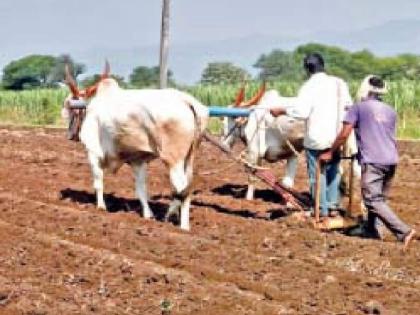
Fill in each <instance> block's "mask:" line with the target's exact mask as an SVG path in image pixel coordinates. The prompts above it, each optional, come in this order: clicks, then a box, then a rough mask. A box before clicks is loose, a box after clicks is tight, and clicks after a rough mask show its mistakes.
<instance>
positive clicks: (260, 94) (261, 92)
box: [240, 82, 266, 107]
mask: <svg viewBox="0 0 420 315" xmlns="http://www.w3.org/2000/svg"><path fill="white" fill-rule="evenodd" d="M265 88H266V83H265V82H263V84H262V85H261V88H260V90H259V91H258V92H257V94H255V95H254V96H253V97H252V98H251V99H250V100H248V101H246V102H243V103H242V104H241V105H240V106H241V107H248V106H252V105H256V104H258V102H259V101H260V100H261V98H262V97H263V95H264V93H265Z"/></svg>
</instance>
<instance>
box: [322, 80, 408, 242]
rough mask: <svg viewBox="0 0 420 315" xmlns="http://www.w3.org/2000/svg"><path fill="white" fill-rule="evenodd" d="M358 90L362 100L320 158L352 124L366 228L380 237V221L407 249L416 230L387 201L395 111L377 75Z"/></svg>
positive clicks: (394, 149)
mask: <svg viewBox="0 0 420 315" xmlns="http://www.w3.org/2000/svg"><path fill="white" fill-rule="evenodd" d="M360 91H362V93H361V94H362V95H360V96H361V97H362V101H361V102H360V103H358V104H355V105H354V106H352V107H351V108H350V109H349V111H348V112H347V115H346V116H345V118H344V121H343V128H342V130H341V132H340V133H339V135H338V136H337V139H336V140H335V141H334V144H333V145H332V147H331V149H330V150H328V151H327V152H325V153H323V154H321V156H320V160H321V161H329V160H331V158H332V155H333V153H334V152H335V151H336V150H338V149H339V148H340V147H341V145H342V144H343V143H344V141H345V140H346V139H347V137H348V136H349V134H350V132H351V131H352V130H353V128H354V130H355V134H356V140H357V144H358V147H359V152H358V159H359V162H360V164H361V166H362V183H361V185H362V197H363V201H364V203H365V205H366V208H367V210H368V218H367V232H369V234H371V235H374V236H375V237H378V238H380V237H381V235H380V233H379V230H378V227H379V226H380V225H381V224H382V223H381V222H383V224H385V226H386V227H387V228H388V229H390V230H391V231H392V232H393V233H394V235H395V236H396V237H397V239H398V240H399V241H401V242H404V249H406V248H407V247H408V244H409V243H410V241H411V240H412V238H413V236H414V234H415V230H414V229H412V228H410V227H409V226H408V225H406V224H405V223H404V222H402V221H401V220H400V218H398V216H397V215H396V214H395V213H394V212H393V211H392V209H391V208H390V207H389V206H388V205H387V203H386V199H387V194H388V191H389V187H390V184H391V180H392V179H393V177H394V175H395V169H396V165H397V163H398V151H397V143H396V139H395V134H396V121H397V115H396V113H395V111H394V109H393V108H392V107H390V106H389V105H387V104H385V103H383V102H382V100H381V95H382V94H384V93H386V86H385V83H384V81H383V80H382V79H380V78H379V77H376V76H368V77H367V78H365V80H364V81H363V83H362V86H361V88H360Z"/></svg>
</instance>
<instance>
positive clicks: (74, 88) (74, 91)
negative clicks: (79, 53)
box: [65, 64, 80, 97]
mask: <svg viewBox="0 0 420 315" xmlns="http://www.w3.org/2000/svg"><path fill="white" fill-rule="evenodd" d="M65 82H66V83H67V85H68V86H69V89H70V91H71V93H72V94H73V96H74V97H79V95H80V92H79V89H78V88H77V83H76V81H75V80H74V78H73V76H72V75H71V73H70V66H69V65H68V64H66V65H65Z"/></svg>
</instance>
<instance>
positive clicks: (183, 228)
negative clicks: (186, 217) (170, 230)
mask: <svg viewBox="0 0 420 315" xmlns="http://www.w3.org/2000/svg"><path fill="white" fill-rule="evenodd" d="M180 227H181V230H184V231H187V232H189V231H190V225H189V224H184V225H181V226H180Z"/></svg>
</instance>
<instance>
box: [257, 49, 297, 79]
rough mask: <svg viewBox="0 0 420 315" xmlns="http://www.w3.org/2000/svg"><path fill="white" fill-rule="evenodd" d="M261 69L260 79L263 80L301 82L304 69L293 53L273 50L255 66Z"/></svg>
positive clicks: (262, 56)
mask: <svg viewBox="0 0 420 315" xmlns="http://www.w3.org/2000/svg"><path fill="white" fill-rule="evenodd" d="M254 67H255V68H258V69H260V74H259V78H260V79H262V80H278V79H282V80H293V81H295V80H299V79H300V78H301V77H302V75H303V71H302V67H301V66H300V64H299V63H298V61H297V60H296V57H295V55H294V54H293V53H291V52H285V51H282V50H279V49H277V50H273V51H272V52H271V53H270V54H268V55H264V54H263V55H261V57H260V58H259V59H258V60H257V62H256V63H255V65H254Z"/></svg>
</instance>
